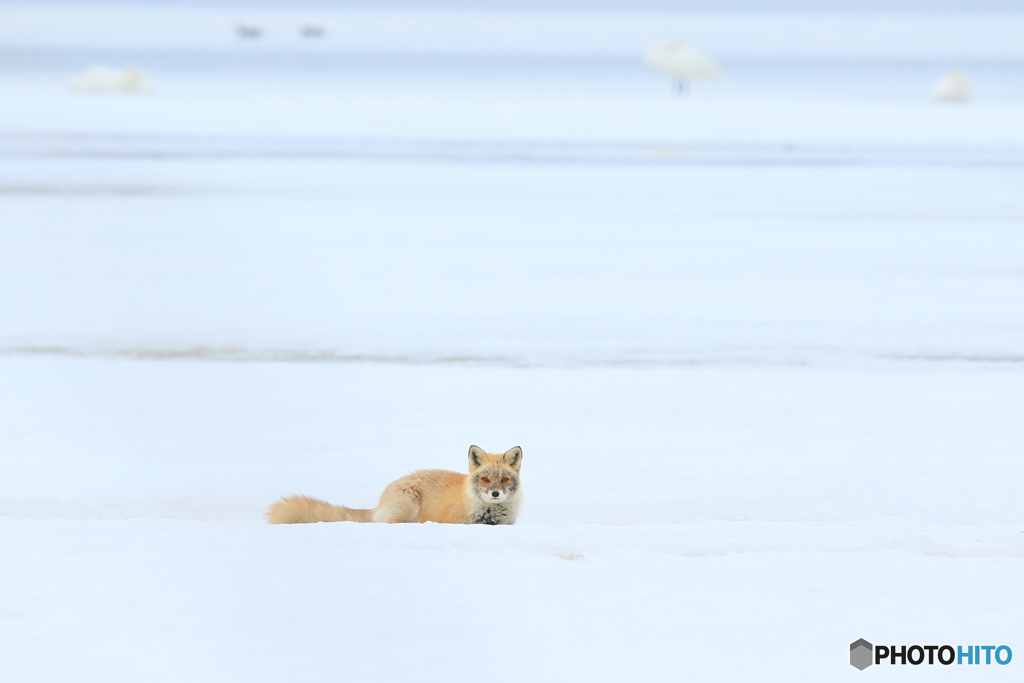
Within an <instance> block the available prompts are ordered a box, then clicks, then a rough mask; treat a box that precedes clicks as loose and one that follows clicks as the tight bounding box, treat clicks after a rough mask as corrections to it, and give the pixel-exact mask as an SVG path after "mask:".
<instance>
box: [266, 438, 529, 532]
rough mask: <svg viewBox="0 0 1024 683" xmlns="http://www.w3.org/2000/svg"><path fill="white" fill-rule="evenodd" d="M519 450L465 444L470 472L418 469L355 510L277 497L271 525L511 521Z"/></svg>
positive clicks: (304, 498)
mask: <svg viewBox="0 0 1024 683" xmlns="http://www.w3.org/2000/svg"><path fill="white" fill-rule="evenodd" d="M522 462H523V451H522V449H521V448H519V447H518V446H516V447H515V448H512V449H509V450H508V451H507V452H505V453H503V454H498V453H486V452H484V451H483V450H482V449H480V448H479V447H477V446H470V448H469V474H459V473H458V472H450V471H448V470H420V471H418V472H413V473H412V474H408V475H406V476H404V477H402V478H401V479H398V480H396V481H393V482H391V483H390V484H388V486H387V488H385V489H384V493H382V494H381V496H380V502H378V503H377V507H375V508H373V509H371V510H357V509H352V508H347V507H345V506H343V505H331V504H330V503H326V502H324V501H322V500H318V499H316V498H310V497H308V496H291V497H289V498H282V499H281V500H279V501H278V502H276V503H274V504H273V505H271V506H270V509H269V510H267V514H266V518H267V522H269V523H270V524H305V523H310V522H384V523H392V524H393V523H400V522H438V523H441V524H513V523H515V519H516V515H517V513H518V511H519V504H520V502H521V494H520V492H519V468H520V466H521V465H522Z"/></svg>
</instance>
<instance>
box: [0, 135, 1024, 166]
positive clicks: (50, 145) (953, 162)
mask: <svg viewBox="0 0 1024 683" xmlns="http://www.w3.org/2000/svg"><path fill="white" fill-rule="evenodd" d="M0 156H13V157H112V158H147V157H150V158H152V157H156V158H234V157H257V158H270V159H272V158H288V159H374V160H383V161H431V162H445V161H447V162H473V163H534V164H564V163H572V164H594V165H622V164H640V165H687V166H709V165H738V166H751V165H752V166H764V165H883V166H1024V147H1014V146H1002V145H1001V146H977V145H950V146H913V145H812V144H799V145H789V144H743V143H736V144H686V143H658V142H651V143H628V142H622V143H615V142H612V143H604V142H570V141H557V140H552V141H531V140H518V141H516V140H511V141H508V140H427V139H418V140H417V139H405V140H399V139H371V138H353V139H346V138H300V137H295V138H277V137H225V136H184V135H112V134H84V133H67V134H56V133H54V134H22V133H0Z"/></svg>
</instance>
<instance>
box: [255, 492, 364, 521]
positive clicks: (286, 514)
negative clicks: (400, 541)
mask: <svg viewBox="0 0 1024 683" xmlns="http://www.w3.org/2000/svg"><path fill="white" fill-rule="evenodd" d="M371 512H373V511H372V510H351V509H349V508H347V507H345V506H344V505H331V504H330V503H327V502H324V501H322V500H319V499H317V498H310V497H309V496H291V497H289V498H282V499H281V500H279V501H277V502H276V503H274V504H273V505H271V506H270V509H268V510H267V514H266V518H267V521H268V522H270V523H271V524H310V523H312V522H369V521H370V513H371Z"/></svg>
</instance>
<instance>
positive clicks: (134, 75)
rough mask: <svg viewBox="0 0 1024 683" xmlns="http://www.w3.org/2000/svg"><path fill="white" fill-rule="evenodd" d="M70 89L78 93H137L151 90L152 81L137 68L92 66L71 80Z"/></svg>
mask: <svg viewBox="0 0 1024 683" xmlns="http://www.w3.org/2000/svg"><path fill="white" fill-rule="evenodd" d="M71 87H72V89H74V90H77V91H78V92H93V93H137V92H143V91H145V90H149V89H151V87H152V79H150V77H149V75H148V74H147V73H146V72H145V71H143V70H142V69H140V68H138V67H137V66H126V67H125V68H123V69H118V68H116V67H112V66H106V65H104V64H93V65H92V66H90V67H89V68H88V69H86V70H85V71H83V72H82V73H80V74H78V75H77V76H75V77H74V78H73V79H72V80H71Z"/></svg>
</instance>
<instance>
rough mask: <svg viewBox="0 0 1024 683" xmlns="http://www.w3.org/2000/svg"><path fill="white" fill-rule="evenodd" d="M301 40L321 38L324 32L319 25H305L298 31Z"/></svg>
mask: <svg viewBox="0 0 1024 683" xmlns="http://www.w3.org/2000/svg"><path fill="white" fill-rule="evenodd" d="M299 33H300V34H301V35H302V37H303V38H323V37H324V34H325V33H326V31H325V30H324V27H323V26H321V25H320V24H306V25H305V26H302V27H301V28H300V29H299Z"/></svg>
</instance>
